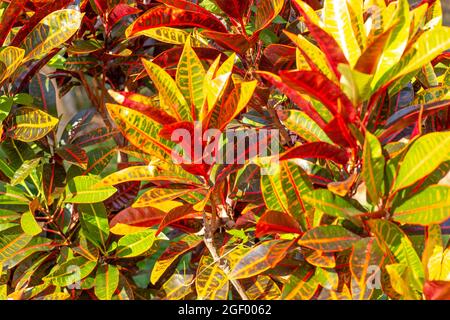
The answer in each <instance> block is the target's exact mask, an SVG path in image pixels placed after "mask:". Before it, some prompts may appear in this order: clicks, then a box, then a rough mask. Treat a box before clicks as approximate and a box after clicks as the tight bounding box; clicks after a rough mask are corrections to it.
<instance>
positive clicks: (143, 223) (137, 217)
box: [110, 207, 166, 228]
mask: <svg viewBox="0 0 450 320" xmlns="http://www.w3.org/2000/svg"><path fill="white" fill-rule="evenodd" d="M165 215H166V213H165V212H164V211H161V210H159V209H156V208H152V207H146V208H127V209H125V210H122V211H121V212H119V213H118V214H116V215H115V216H114V218H113V219H112V220H111V222H110V226H111V228H112V227H114V226H115V225H116V224H118V223H121V224H127V225H131V226H136V227H152V226H154V225H157V224H158V223H159V222H160V221H161V220H162V219H163V218H164V216H165Z"/></svg>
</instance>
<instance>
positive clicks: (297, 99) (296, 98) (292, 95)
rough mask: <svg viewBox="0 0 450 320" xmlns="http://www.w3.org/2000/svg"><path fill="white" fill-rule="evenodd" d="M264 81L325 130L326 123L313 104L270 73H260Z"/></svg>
mask: <svg viewBox="0 0 450 320" xmlns="http://www.w3.org/2000/svg"><path fill="white" fill-rule="evenodd" d="M258 74H260V75H261V76H262V77H263V78H264V79H266V80H267V81H269V82H270V83H271V84H272V85H273V86H275V87H276V88H277V89H278V90H280V91H281V92H282V93H284V94H285V95H286V96H287V97H288V98H289V99H291V100H292V102H294V103H295V104H296V105H297V106H298V107H299V108H300V110H302V111H304V112H305V113H306V114H307V115H308V116H309V117H310V118H311V119H312V120H314V121H315V122H316V123H317V124H318V125H319V126H320V127H321V128H324V127H325V125H326V123H325V121H323V119H322V117H321V116H320V115H319V113H317V111H316V110H315V109H314V108H313V106H312V105H311V103H310V102H309V101H307V100H305V99H304V98H303V97H302V96H301V95H300V94H299V93H298V92H297V91H295V90H294V89H293V88H291V87H289V86H287V85H286V84H285V83H284V82H283V81H282V80H281V79H280V77H278V76H276V75H274V74H272V73H269V72H261V71H260V72H258Z"/></svg>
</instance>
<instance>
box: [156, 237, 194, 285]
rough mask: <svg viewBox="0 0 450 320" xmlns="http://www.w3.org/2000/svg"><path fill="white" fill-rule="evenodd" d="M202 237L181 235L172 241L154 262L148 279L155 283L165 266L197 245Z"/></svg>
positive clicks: (168, 265) (167, 266)
mask: <svg viewBox="0 0 450 320" xmlns="http://www.w3.org/2000/svg"><path fill="white" fill-rule="evenodd" d="M202 241H203V239H202V238H201V237H199V236H197V235H195V234H190V235H189V234H188V235H186V236H183V237H182V238H181V239H180V240H179V241H177V242H172V243H171V245H170V247H169V248H167V249H166V251H164V253H163V254H162V255H161V257H159V258H158V260H157V261H156V263H155V266H154V267H153V269H152V273H151V276H150V281H151V282H152V283H153V284H155V283H156V282H157V281H158V280H159V278H160V277H161V276H162V275H163V274H164V272H165V271H166V270H167V268H169V267H170V265H171V264H172V263H173V262H174V261H175V260H176V259H177V258H178V257H179V256H181V255H182V254H184V253H186V252H187V251H189V250H191V249H193V248H195V247H196V246H198V245H199V244H200V243H201V242H202Z"/></svg>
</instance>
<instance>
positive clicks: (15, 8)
mask: <svg viewBox="0 0 450 320" xmlns="http://www.w3.org/2000/svg"><path fill="white" fill-rule="evenodd" d="M24 5H25V3H24V1H22V0H11V3H10V4H9V6H8V8H6V10H5V12H3V15H2V17H1V21H2V23H1V24H0V46H1V45H2V44H3V43H4V42H5V39H6V37H7V36H8V34H9V31H11V28H12V27H13V26H14V23H15V22H16V20H17V17H18V16H19V15H20V14H21V13H22V11H23V9H24Z"/></svg>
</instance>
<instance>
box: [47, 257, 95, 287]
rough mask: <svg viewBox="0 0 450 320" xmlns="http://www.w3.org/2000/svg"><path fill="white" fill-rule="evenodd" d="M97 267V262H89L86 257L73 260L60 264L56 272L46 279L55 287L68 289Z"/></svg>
mask: <svg viewBox="0 0 450 320" xmlns="http://www.w3.org/2000/svg"><path fill="white" fill-rule="evenodd" d="M96 266H97V261H92V260H88V259H86V258H84V257H76V258H72V259H70V260H68V261H66V262H64V263H62V264H60V265H59V266H58V267H57V269H56V270H55V271H53V272H52V273H51V274H49V275H48V276H46V277H44V278H43V280H44V281H49V282H51V283H52V284H53V285H55V286H60V287H67V286H70V285H72V284H76V283H77V282H78V281H81V280H83V279H84V278H86V277H87V276H88V275H90V274H91V272H92V271H93V270H94V269H95V267H96Z"/></svg>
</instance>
